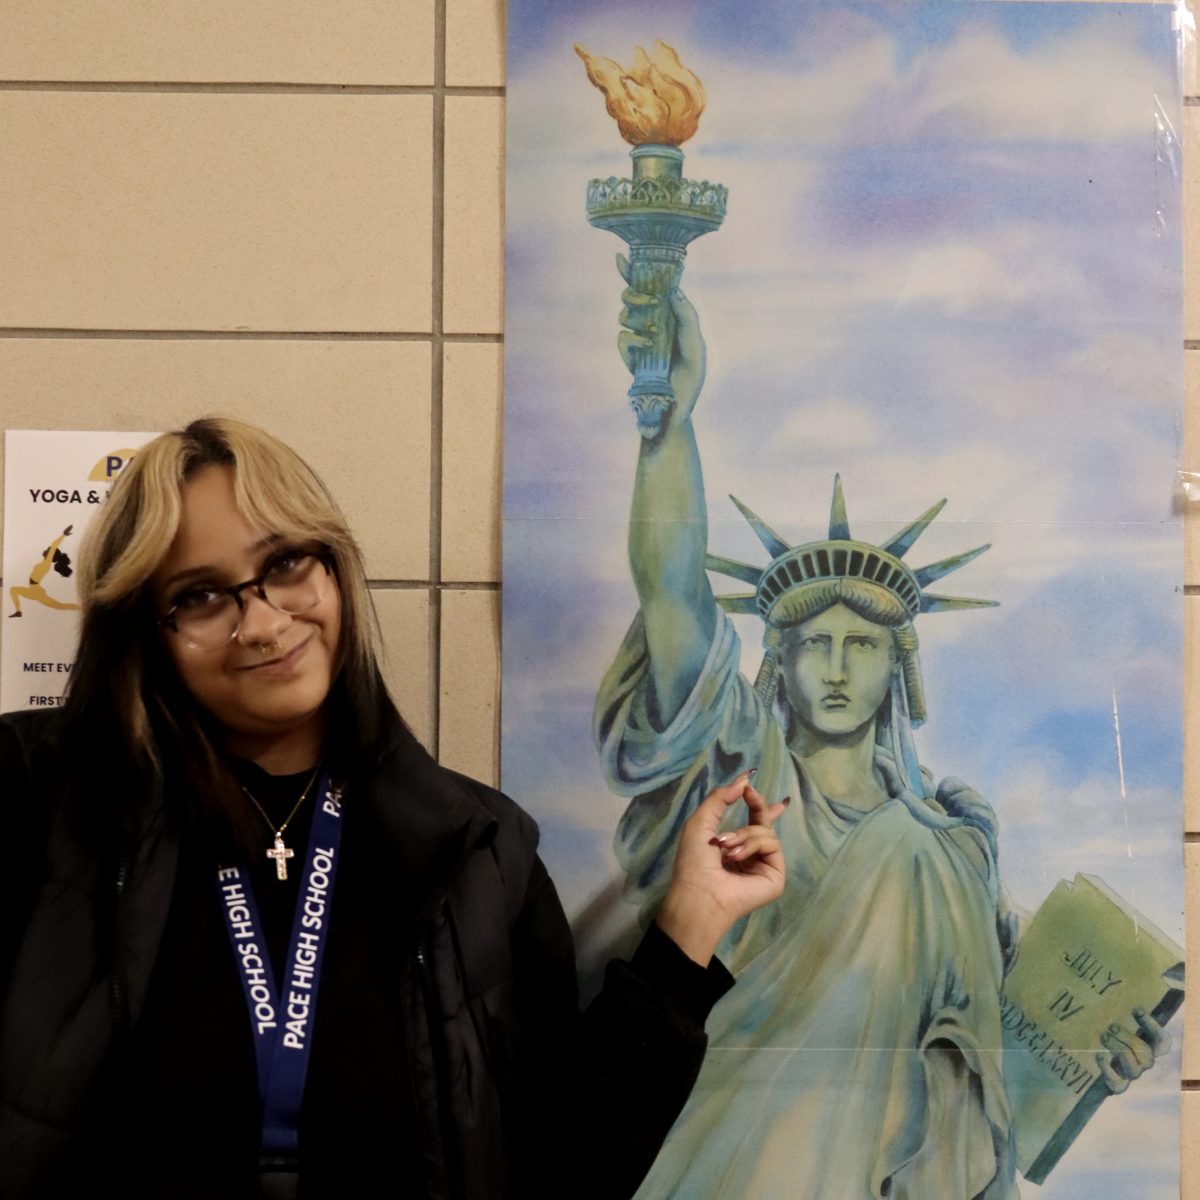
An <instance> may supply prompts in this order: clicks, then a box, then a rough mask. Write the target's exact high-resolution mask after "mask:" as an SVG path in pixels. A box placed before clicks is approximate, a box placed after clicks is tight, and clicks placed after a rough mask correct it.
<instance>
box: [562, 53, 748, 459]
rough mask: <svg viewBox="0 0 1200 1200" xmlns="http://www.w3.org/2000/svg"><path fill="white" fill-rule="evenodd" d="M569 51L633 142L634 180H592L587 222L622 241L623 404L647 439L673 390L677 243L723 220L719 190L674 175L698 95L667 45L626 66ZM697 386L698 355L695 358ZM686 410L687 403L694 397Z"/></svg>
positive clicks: (694, 121) (679, 264)
mask: <svg viewBox="0 0 1200 1200" xmlns="http://www.w3.org/2000/svg"><path fill="white" fill-rule="evenodd" d="M575 49H576V52H577V53H578V54H579V56H580V58H582V59H583V61H584V63H585V65H586V66H587V72H588V78H589V79H591V81H592V82H593V83H594V84H595V85H596V86H597V87H598V88H600V89H601V90H602V91H603V92H604V94H605V97H606V100H607V107H608V111H609V113H610V114H611V115H612V116H613V117H615V118H616V120H617V124H618V126H619V127H620V130H621V135H622V137H624V138H625V140H626V141H628V142H631V143H632V144H633V150H632V151H630V157H631V158H632V159H633V178H632V179H617V178H615V177H609V178H608V179H593V180H592V181H591V183H590V184H589V185H588V197H587V211H588V220H589V221H590V222H591V223H592V224H593V225H595V226H596V227H597V228H599V229H607V230H610V231H611V232H613V233H615V234H617V236H618V237H620V238H621V239H622V240H624V241H625V242H626V243H628V245H629V258H628V259H625V258H624V257H623V256H622V258H621V260H620V262H621V264H622V265H621V273H622V275H623V276H624V277H625V281H626V283H628V285H629V287H628V289H627V291H626V293H625V296H624V300H625V305H626V312H627V315H628V316H629V317H630V318H631V319H630V320H629V321H626V320H625V319H624V316H623V318H622V323H623V324H625V325H626V326H627V329H628V330H629V332H630V333H631V334H632V335H633V337H632V338H631V339H626V340H624V341H623V342H622V345H621V353H622V357H623V358H624V359H625V365H626V366H627V367H629V370H630V371H631V372H632V374H633V384H632V385H631V387H630V389H629V401H630V404H631V405H632V407H633V410H634V412H635V413H636V415H637V422H638V428H639V430H640V431H641V433H642V435H643V436H644V437H647V438H653V437H657V436H658V435H659V433H661V432H662V423H663V418H664V417H665V415H666V413H667V410H668V409H669V408H670V407H671V406H672V404H674V403H676V402H677V401H678V399H679V398H678V397H677V396H676V391H675V374H676V370H675V368H676V367H677V366H679V365H681V364H677V363H674V362H673V356H674V355H675V353H676V336H675V333H676V330H675V322H676V319H677V312H676V302H675V301H674V300H673V297H674V296H675V295H676V293H677V291H678V287H679V279H680V276H681V275H682V273H683V260H684V256H685V255H686V253H687V250H686V247H687V245H688V243H689V242H691V241H692V240H693V239H694V238H697V237H699V236H700V235H701V234H704V233H708V232H710V231H712V230H714V229H717V228H718V227H719V226H720V224H721V222H722V220H724V217H725V202H726V198H727V192H726V189H725V188H724V187H722V186H721V185H720V184H712V183H709V182H707V181H704V182H695V181H693V180H689V179H684V178H683V152H682V151H681V150H680V149H679V145H680V143H681V142H683V141H686V140H687V139H688V138H689V137H691V136H692V134H693V133H695V132H696V128H697V126H698V124H699V120H700V114H701V112H702V111H703V109H704V89H703V87H702V86H701V84H700V80H699V79H697V78H696V76H695V75H693V74H692V72H691V71H689V70H688V69H687V68H686V67H685V66H684V65H683V64H682V63H681V62H680V61H679V56H678V55H677V54H676V53H675V51H674V50H673V49H671V47H670V46H668V45H666V44H665V43H663V42H661V41H660V42H656V43H655V48H654V51H653V54H647V53H646V52H645V51H644V50H643V49H642V48H641V47H640V46H639V47H638V49H637V51H636V53H635V55H634V61H633V66H632V67H631V68H630V69H629V70H628V71H625V70H623V69H622V68H621V67H620V66H619V65H618V64H617V63H615V62H613V60H612V59H608V58H598V57H593V56H592V55H589V54H588V53H587V51H586V50H584V49H583V48H582V47H579V46H576V47H575ZM700 360H701V366H700V380H701V381H702V380H703V355H702V354H701V356H700ZM698 392H699V386H698V385H697V386H696V387H695V388H694V394H693V395H691V397H690V398H689V400H688V409H689V411H690V408H691V405H692V404H694V403H695V393H698Z"/></svg>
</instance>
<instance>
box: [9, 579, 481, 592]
mask: <svg viewBox="0 0 1200 1200" xmlns="http://www.w3.org/2000/svg"><path fill="white" fill-rule="evenodd" d="M2 583H3V581H2V580H0V584H2ZM367 586H368V587H371V588H374V589H375V590H376V591H380V592H404V591H409V592H417V591H422V592H423V591H429V590H430V589H438V590H440V591H443V592H498V591H499V590H500V584H499V583H498V582H497V581H496V580H492V579H441V580H439V579H368V580H367Z"/></svg>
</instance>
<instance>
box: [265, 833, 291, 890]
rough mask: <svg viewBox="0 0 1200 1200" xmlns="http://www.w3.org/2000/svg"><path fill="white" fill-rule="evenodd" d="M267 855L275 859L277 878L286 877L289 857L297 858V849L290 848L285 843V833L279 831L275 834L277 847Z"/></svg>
mask: <svg viewBox="0 0 1200 1200" xmlns="http://www.w3.org/2000/svg"><path fill="white" fill-rule="evenodd" d="M267 857H268V858H273V859H274V860H275V878H276V879H286V878H287V860H288V859H289V858H295V857H296V852H295V850H289V849H288V848H287V847H286V846H285V845H284V844H283V834H282V833H277V834H276V835H275V847H274V849H272V850H268V851H267Z"/></svg>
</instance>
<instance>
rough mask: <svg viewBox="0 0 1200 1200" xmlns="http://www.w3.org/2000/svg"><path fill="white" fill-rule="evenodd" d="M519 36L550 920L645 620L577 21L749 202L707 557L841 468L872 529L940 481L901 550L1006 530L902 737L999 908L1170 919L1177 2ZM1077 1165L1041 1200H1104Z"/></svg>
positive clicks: (514, 194)
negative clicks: (610, 674) (1084, 892)
mask: <svg viewBox="0 0 1200 1200" xmlns="http://www.w3.org/2000/svg"><path fill="white" fill-rule="evenodd" d="M509 26H510V83H509V100H508V104H509V118H508V119H509V141H508V163H509V185H508V196H507V207H506V221H507V226H508V261H507V277H506V289H507V323H506V348H505V350H506V393H505V396H506V438H505V563H504V604H505V625H504V717H503V720H504V745H503V763H504V768H503V776H504V784H505V787H506V789H507V790H509V791H511V792H512V793H513V794H514V795H516V796H517V797H518V798H519V799H520V800H521V801H522V803H524V804H525V805H526V806H527V807H529V808H530V809H531V811H533V812H534V815H535V816H537V817H538V819H539V821H540V822H541V824H542V827H543V833H544V848H545V855H546V858H547V861H548V863H549V865H550V868H551V871H552V873H553V874H554V875H555V878H556V880H557V881H558V883H559V886H560V890H561V891H562V892H563V895H564V900H565V902H566V904H567V907H568V911H569V912H570V913H571V914H573V915H575V914H580V913H582V912H584V911H585V910H588V911H591V909H592V908H594V905H593V901H594V900H595V898H596V897H597V896H598V895H600V894H602V893H603V892H604V890H605V888H606V886H608V885H609V884H610V882H611V880H612V879H613V878H615V876H616V868H615V861H614V859H613V857H612V854H611V849H610V843H611V839H612V833H613V829H614V827H615V824H616V821H617V818H618V817H619V815H620V812H621V809H622V802H621V801H620V800H619V799H618V798H617V797H615V796H613V795H611V794H610V793H609V792H608V790H607V788H606V786H605V783H604V781H603V779H602V777H601V775H600V772H599V769H598V766H597V762H596V756H595V752H594V750H593V748H592V744H591V734H590V718H591V706H592V701H593V698H594V695H595V689H596V684H597V682H598V680H599V678H600V675H601V674H602V672H603V670H604V668H605V666H606V665H607V663H608V661H609V660H610V658H611V656H612V654H613V652H614V651H615V649H616V647H617V645H618V643H619V641H620V638H621V636H622V634H623V632H624V629H625V627H626V626H627V624H628V622H629V620H630V618H631V617H632V616H633V613H634V609H635V599H634V594H633V588H632V585H631V583H630V581H629V578H628V567H627V565H626V561H625V550H624V543H625V532H624V525H625V520H626V517H627V512H628V503H629V496H630V489H631V484H632V477H633V470H634V465H635V462H636V456H637V450H638V445H637V443H638V438H637V434H636V432H635V430H634V427H633V421H632V417H631V416H630V414H629V413H628V410H627V409H626V407H625V399H624V396H625V391H626V388H627V386H628V376H627V374H626V372H625V370H624V367H623V366H622V365H621V362H620V360H619V358H618V356H617V354H616V350H615V338H616V331H617V323H616V315H617V311H618V309H619V307H620V300H619V296H620V291H621V287H622V283H621V281H620V279H619V278H618V276H617V274H616V271H615V269H614V268H613V266H612V263H613V256H614V254H615V253H616V252H617V251H618V250H619V249H621V245H620V243H619V242H618V241H617V239H616V238H615V237H613V236H612V235H611V234H607V233H603V232H600V231H597V230H595V229H592V228H591V227H589V226H588V224H587V222H586V219H585V216H584V190H585V186H586V182H587V180H588V179H589V178H591V177H593V176H608V175H624V174H627V173H628V169H629V168H628V158H627V157H626V150H627V147H626V146H625V145H624V144H623V143H622V142H621V141H620V139H619V137H618V135H617V132H616V127H615V124H614V123H613V122H612V120H611V119H610V118H609V117H608V116H607V114H606V113H605V111H604V103H603V98H602V97H601V95H600V94H599V93H598V92H597V91H595V89H593V88H592V87H591V86H590V85H589V84H588V83H587V80H586V78H585V76H584V73H583V69H582V66H581V64H580V63H579V61H578V59H577V58H576V57H575V55H574V53H573V52H572V45H573V43H574V42H576V41H579V42H582V43H583V44H584V45H586V46H587V47H588V49H589V50H591V51H593V52H597V53H602V54H607V55H610V56H612V57H615V58H617V59H618V60H622V61H628V59H629V56H630V54H631V52H632V48H633V46H634V44H635V43H638V42H641V43H643V44H647V43H648V42H649V41H650V40H652V39H653V38H654V37H662V38H663V39H664V40H666V41H667V42H669V43H671V44H672V45H674V46H675V47H676V48H677V49H678V50H679V51H680V54H681V56H682V57H683V59H684V61H685V62H686V63H687V64H688V65H689V66H691V67H692V68H693V69H694V70H695V71H696V73H697V74H698V75H699V76H700V77H701V79H702V80H703V81H704V84H705V88H706V91H707V94H708V108H707V110H706V112H705V114H704V117H703V118H702V120H701V124H700V130H699V132H698V134H697V135H696V137H695V138H694V139H692V140H691V141H690V142H689V143H687V145H685V147H684V150H685V152H686V155H687V158H686V162H685V174H686V175H687V176H688V177H689V178H707V179H711V180H716V181H719V182H721V183H724V184H726V185H727V186H728V187H729V191H730V197H729V215H728V217H727V219H726V222H725V225H724V226H723V228H722V229H721V230H720V231H719V232H717V233H715V234H712V235H709V236H708V237H706V238H703V239H701V240H700V241H698V242H696V243H694V244H693V246H692V248H691V249H690V251H689V255H688V261H687V268H686V271H685V275H684V280H683V287H684V289H685V290H686V291H687V292H688V295H689V296H690V297H691V298H692V300H693V301H694V302H695V303H696V305H697V308H698V309H699V312H700V315H701V319H702V323H703V326H704V331H705V335H706V338H707V341H708V347H709V375H708V380H707V383H706V387H705V393H704V395H703V397H702V398H701V401H700V405H699V408H698V410H697V417H696V423H697V432H698V436H699V440H700V449H701V455H702V457H703V460H704V470H705V481H706V490H707V493H708V502H709V517H710V537H709V544H710V548H711V549H713V550H714V551H715V552H717V553H721V554H725V555H728V556H730V557H734V558H742V559H743V560H745V561H753V562H762V561H765V559H764V554H763V551H762V550H761V548H760V547H759V546H758V543H757V541H756V540H755V538H754V536H753V534H752V533H751V532H750V531H749V530H748V528H747V527H746V526H745V524H744V522H743V521H742V520H741V518H740V517H739V516H738V515H737V513H736V510H735V509H734V508H733V506H732V504H731V503H730V502H729V500H728V498H727V497H728V494H729V493H731V492H732V493H734V494H736V495H737V496H739V498H740V499H742V500H743V501H745V502H746V503H747V504H749V505H750V507H751V508H753V509H754V510H755V511H757V512H759V513H761V514H762V515H763V516H764V517H765V518H766V520H767V521H768V522H769V523H770V524H772V525H773V526H774V527H776V528H777V529H779V531H780V532H781V533H782V534H783V535H784V536H785V537H788V538H790V539H792V540H801V539H807V538H811V537H816V536H820V535H821V534H822V532H823V530H822V522H823V520H824V519H825V518H826V515H827V513H828V505H829V494H830V487H831V484H832V479H833V475H834V473H835V472H840V473H841V474H842V478H843V481H844V483H845V487H846V496H847V504H848V509H849V516H850V522H851V527H852V529H853V530H854V532H855V534H856V535H857V536H862V537H864V538H866V539H869V540H878V539H880V538H883V537H885V536H887V535H888V534H890V533H892V532H894V531H895V530H896V529H898V528H899V527H900V526H901V525H903V524H905V523H906V522H907V521H908V520H910V519H911V518H912V517H914V516H916V515H917V514H918V513H919V512H921V511H923V510H924V509H925V508H926V507H928V506H929V504H931V503H932V502H933V501H934V500H937V499H939V498H941V497H942V496H947V497H949V501H950V502H949V504H948V505H947V508H946V510H945V512H944V514H943V515H942V517H941V518H939V520H938V522H937V523H936V525H935V526H934V527H933V528H932V529H931V530H930V531H929V532H928V533H927V534H926V535H925V537H924V538H923V539H922V541H921V542H920V543H918V545H917V547H916V548H915V549H914V550H913V552H912V553H911V554H910V556H909V557H910V559H912V561H913V562H914V563H916V564H917V565H921V564H922V563H925V562H930V561H934V560H935V559H937V558H940V557H943V556H945V555H947V554H951V553H955V552H957V551H960V550H963V549H966V548H969V547H971V546H975V545H978V544H980V543H981V542H991V543H992V544H993V549H992V550H991V551H990V552H989V553H988V554H986V555H984V556H983V557H982V558H980V559H979V560H977V561H976V562H975V563H972V564H971V565H970V566H969V567H967V568H966V569H965V570H963V571H962V572H961V573H960V574H958V575H956V576H954V577H953V579H952V580H951V581H947V582H948V583H951V582H952V583H953V587H948V586H947V587H943V589H942V590H948V591H954V592H957V593H960V594H965V595H976V596H987V597H990V598H993V599H996V600H999V601H1000V604H1001V606H1000V607H999V608H997V609H990V610H986V611H982V612H972V613H961V614H960V613H951V614H945V615H931V616H928V617H924V618H922V619H921V621H919V622H918V632H919V633H920V635H921V646H922V651H921V652H922V660H923V665H924V672H925V679H926V684H927V688H928V692H929V709H930V717H929V721H928V723H927V725H926V726H925V727H924V728H923V729H922V730H921V731H920V732H919V733H918V743H919V748H920V752H921V755H922V759H923V761H924V762H925V763H926V764H927V766H929V768H930V769H931V770H932V771H933V772H934V773H935V774H937V775H947V774H953V775H957V776H960V777H962V778H964V779H967V780H968V781H969V782H971V783H972V784H973V785H974V786H976V787H978V788H979V789H980V790H981V791H982V792H984V794H985V795H987V796H988V797H989V799H990V800H991V801H992V803H993V804H994V805H995V807H996V809H997V812H998V814H999V816H1000V820H1001V825H1002V846H1001V855H1002V861H1001V869H1002V873H1003V875H1004V878H1005V882H1006V885H1007V887H1008V889H1009V891H1010V892H1011V894H1012V896H1013V899H1014V901H1015V902H1016V903H1017V904H1018V905H1019V906H1021V907H1023V908H1026V909H1030V910H1032V909H1036V907H1037V906H1038V904H1039V903H1040V902H1041V900H1042V899H1043V898H1044V897H1045V895H1046V894H1047V893H1048V892H1049V891H1050V890H1051V888H1052V887H1053V886H1054V884H1055V883H1056V882H1057V881H1058V880H1059V879H1060V878H1063V877H1067V876H1072V875H1073V874H1074V873H1075V872H1076V871H1081V870H1082V871H1088V872H1092V873H1095V874H1099V875H1101V876H1102V877H1103V878H1105V879H1106V880H1107V881H1108V882H1109V883H1110V885H1111V886H1113V887H1114V888H1116V890H1117V891H1119V892H1121V893H1122V895H1124V896H1125V897H1126V898H1127V899H1128V900H1130V901H1131V902H1132V903H1134V904H1135V905H1136V906H1137V907H1138V908H1140V909H1142V911H1143V912H1144V913H1145V914H1146V915H1147V916H1149V917H1150V918H1151V919H1152V920H1154V921H1155V922H1156V923H1158V924H1159V925H1161V926H1162V927H1163V928H1165V929H1166V930H1167V931H1168V932H1170V933H1172V934H1174V935H1176V936H1179V931H1180V928H1181V924H1182V918H1181V910H1182V897H1181V876H1182V866H1181V846H1180V839H1179V833H1178V831H1179V828H1180V801H1179V787H1180V765H1179V758H1180V752H1181V750H1180V705H1181V699H1180V681H1179V674H1180V664H1181V659H1182V655H1181V637H1182V634H1181V621H1182V612H1181V597H1180V594H1179V591H1178V584H1179V583H1180V580H1181V529H1180V524H1179V518H1178V513H1177V509H1176V504H1175V497H1176V478H1175V471H1176V465H1177V457H1178V449H1179V436H1180V433H1179V421H1180V416H1179V407H1180V393H1181V382H1180V375H1181V351H1180V345H1181V330H1180V322H1179V313H1180V308H1181V279H1180V249H1179V177H1178V159H1177V148H1176V143H1175V141H1174V136H1173V135H1174V130H1175V128H1176V127H1177V124H1178V102H1177V99H1176V92H1177V85H1176V78H1175V50H1174V41H1173V35H1172V34H1171V30H1170V11H1169V9H1167V8H1166V7H1159V6H1155V7H1150V6H1142V5H1129V6H1124V5H1122V6H1116V5H1095V6H1091V5H1084V4H1078V5H1076V4H1055V3H1041V4H1021V3H986V2H962V3H937V4H925V3H915V2H914V3H877V4H853V3H852V4H836V3H828V4H826V3H812V2H806V3H804V4H796V3H793V2H785V0H764V2H761V3H757V4H754V5H746V4H744V3H733V2H732V0H698V2H697V0H689V2H688V3H682V2H679V3H672V2H666V3H656V4H654V5H646V4H644V3H628V4H626V3H604V4H602V3H597V2H596V0H586V2H584V0H553V3H551V2H550V0H510V7H509ZM716 582H718V590H721V588H722V587H724V586H725V585H724V584H721V583H720V581H716ZM728 582H729V581H726V583H728ZM726 590H737V586H736V585H732V584H730V586H728V587H727V588H726ZM740 620H741V622H742V623H741V624H739V626H738V628H739V632H740V633H741V635H742V640H743V646H744V665H745V669H746V670H747V671H748V672H750V673H753V671H754V670H755V669H756V668H757V664H758V657H759V653H760V651H759V637H760V630H759V629H758V628H756V626H755V623H754V622H753V621H751V620H750V619H749V618H746V619H740ZM1114 700H1115V703H1116V707H1117V710H1118V715H1119V721H1120V729H1121V762H1120V764H1118V755H1117V744H1116V737H1115V730H1114V719H1113V707H1114ZM1122 768H1123V791H1122V775H1121V769H1122ZM589 906H591V907H589ZM1162 1078H1164V1079H1165V1080H1166V1083H1165V1085H1164V1086H1166V1087H1167V1088H1168V1091H1169V1087H1170V1084H1171V1081H1170V1079H1169V1070H1168V1071H1165V1072H1164V1073H1163V1077H1162ZM1157 1086H1158V1085H1157V1084H1155V1085H1154V1088H1150V1087H1148V1088H1147V1089H1146V1095H1145V1097H1144V1100H1143V1101H1139V1103H1143V1104H1145V1105H1149V1106H1150V1108H1149V1109H1147V1113H1148V1114H1149V1112H1150V1110H1151V1109H1152V1108H1153V1105H1154V1104H1156V1103H1170V1102H1169V1101H1164V1100H1163V1099H1162V1096H1161V1095H1160V1096H1158V1097H1157V1099H1156V1098H1155V1095H1156V1093H1155V1090H1154V1089H1155V1088H1157ZM1164 1095H1165V1093H1164ZM1133 1108H1134V1105H1133V1101H1132V1098H1129V1104H1128V1105H1127V1108H1126V1110H1125V1111H1126V1113H1127V1114H1128V1115H1129V1116H1130V1119H1133V1117H1134V1112H1133ZM1150 1119H1151V1118H1150V1116H1149V1115H1148V1116H1147V1120H1148V1121H1149V1120H1150ZM1109 1165H1110V1166H1113V1164H1109ZM1118 1166H1119V1165H1118ZM1118 1166H1114V1167H1113V1169H1118ZM1082 1170H1083V1167H1082V1166H1076V1167H1073V1168H1072V1171H1071V1172H1066V1173H1065V1174H1064V1175H1061V1176H1058V1177H1057V1178H1055V1177H1052V1179H1051V1183H1050V1185H1048V1186H1047V1187H1046V1188H1044V1189H1042V1193H1041V1194H1044V1195H1046V1196H1050V1197H1054V1198H1056V1200H1058V1198H1065V1197H1072V1196H1075V1195H1084V1194H1088V1195H1099V1194H1107V1193H1104V1192H1097V1191H1095V1190H1092V1191H1090V1192H1089V1191H1087V1190H1086V1188H1087V1187H1088V1186H1092V1185H1091V1184H1089V1183H1088V1181H1087V1180H1086V1179H1085V1178H1084V1176H1083V1175H1082V1174H1079V1172H1081V1171H1082ZM1167 1175H1168V1176H1170V1178H1172V1179H1173V1174H1172V1172H1170V1171H1168V1172H1167ZM1092 1182H1093V1183H1094V1181H1092ZM1171 1186H1172V1185H1171V1183H1170V1182H1169V1180H1168V1181H1167V1182H1165V1183H1164V1185H1163V1187H1164V1191H1163V1194H1164V1195H1167V1194H1173V1193H1171V1192H1170V1188H1171ZM1030 1190H1032V1189H1030ZM1113 1194H1115V1193H1113ZM1139 1194H1144V1195H1151V1194H1153V1195H1158V1192H1156V1191H1154V1190H1153V1188H1152V1189H1151V1191H1150V1192H1145V1191H1141V1190H1139Z"/></svg>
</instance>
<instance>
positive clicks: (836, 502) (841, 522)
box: [829, 475, 850, 542]
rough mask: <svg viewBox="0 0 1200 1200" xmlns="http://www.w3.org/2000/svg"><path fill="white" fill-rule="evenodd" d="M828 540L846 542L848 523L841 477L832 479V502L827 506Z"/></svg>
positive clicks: (847, 539) (847, 538)
mask: <svg viewBox="0 0 1200 1200" xmlns="http://www.w3.org/2000/svg"><path fill="white" fill-rule="evenodd" d="M829 540H830V541H831V542H834V541H837V542H848V541H849V540H850V522H849V521H848V520H847V519H846V496H845V494H844V493H843V491H842V477H841V476H840V475H835V476H834V477H833V500H832V501H831V502H830V505H829Z"/></svg>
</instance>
